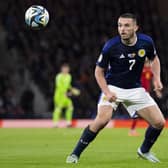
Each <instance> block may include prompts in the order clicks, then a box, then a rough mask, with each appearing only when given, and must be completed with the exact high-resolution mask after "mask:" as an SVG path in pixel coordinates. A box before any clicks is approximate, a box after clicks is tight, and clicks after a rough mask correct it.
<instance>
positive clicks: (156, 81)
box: [153, 79, 163, 98]
mask: <svg viewBox="0 0 168 168" xmlns="http://www.w3.org/2000/svg"><path fill="white" fill-rule="evenodd" d="M153 87H154V89H153V90H154V91H155V93H156V96H157V97H158V98H161V97H162V92H161V91H162V89H163V84H162V82H161V81H160V79H153Z"/></svg>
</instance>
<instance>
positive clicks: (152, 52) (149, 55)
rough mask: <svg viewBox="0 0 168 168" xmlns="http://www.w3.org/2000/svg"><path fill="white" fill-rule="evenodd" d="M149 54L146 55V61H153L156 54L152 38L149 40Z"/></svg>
mask: <svg viewBox="0 0 168 168" xmlns="http://www.w3.org/2000/svg"><path fill="white" fill-rule="evenodd" d="M149 45H150V46H149V49H150V50H149V54H148V55H147V57H148V59H149V60H151V61H152V60H153V59H154V58H155V56H156V55H157V52H156V48H155V44H154V42H153V40H152V38H150V44H149Z"/></svg>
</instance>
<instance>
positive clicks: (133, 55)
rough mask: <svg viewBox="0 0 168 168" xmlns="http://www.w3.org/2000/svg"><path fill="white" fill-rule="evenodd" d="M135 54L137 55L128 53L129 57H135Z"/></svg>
mask: <svg viewBox="0 0 168 168" xmlns="http://www.w3.org/2000/svg"><path fill="white" fill-rule="evenodd" d="M135 56H136V54H135V53H129V54H128V57H129V58H134V57H135Z"/></svg>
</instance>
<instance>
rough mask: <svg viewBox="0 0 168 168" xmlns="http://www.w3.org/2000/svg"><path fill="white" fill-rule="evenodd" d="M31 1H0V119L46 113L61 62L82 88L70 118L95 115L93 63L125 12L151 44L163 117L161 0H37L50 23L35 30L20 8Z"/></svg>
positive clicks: (167, 93) (165, 38) (167, 60)
mask: <svg viewBox="0 0 168 168" xmlns="http://www.w3.org/2000/svg"><path fill="white" fill-rule="evenodd" d="M165 2H166V1H165ZM33 3H34V1H31V0H24V1H23V0H14V1H11V0H5V1H0V52H1V57H0V81H1V82H0V118H50V117H51V115H52V113H51V112H52V109H53V104H52V100H53V88H54V77H55V74H56V73H57V72H58V71H59V67H60V64H61V63H62V62H64V61H68V62H69V63H70V66H71V68H72V75H73V79H74V80H73V85H74V86H76V87H78V88H80V89H81V96H80V97H79V98H74V105H75V113H74V118H92V117H94V116H95V111H96V102H97V100H98V95H99V89H98V86H97V84H96V82H95V79H94V67H95V62H96V59H97V57H98V55H99V53H100V50H101V47H102V45H103V44H104V42H105V41H106V40H107V39H109V38H111V37H112V36H114V35H116V34H117V32H116V27H117V25H116V21H117V20H116V19H117V17H118V16H119V15H120V14H122V13H124V12H133V13H135V14H137V16H138V18H139V22H140V31H143V32H145V33H146V34H149V35H151V36H152V37H153V39H154V41H155V43H156V46H157V50H158V53H159V56H160V59H161V65H162V78H163V83H164V85H165V88H164V95H163V99H162V100H157V101H158V102H159V105H160V107H161V109H162V111H163V113H164V115H165V116H168V114H167V108H168V99H167V97H168V87H167V86H168V73H167V65H168V57H167V55H168V47H166V45H168V33H167V30H166V27H167V25H168V20H166V17H165V18H163V13H161V11H160V7H161V6H162V5H163V6H164V3H163V4H162V3H160V2H159V0H148V1H146V0H141V1H138V0H130V1H129V2H128V1H127V0H118V1H112V0H92V1H86V0H80V1H79V0H50V1H42V0H41V1H40V0H37V1H36V4H40V5H43V6H45V7H46V8H47V10H48V11H49V13H50V22H49V25H48V26H47V27H46V28H45V29H42V30H38V31H35V30H30V29H29V28H28V27H26V25H25V23H24V13H25V11H26V9H27V8H28V7H29V6H31V5H33ZM16 4H17V5H16ZM167 12H168V11H167ZM165 13H166V11H165ZM23 100H24V101H23Z"/></svg>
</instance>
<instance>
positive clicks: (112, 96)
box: [105, 91, 117, 102]
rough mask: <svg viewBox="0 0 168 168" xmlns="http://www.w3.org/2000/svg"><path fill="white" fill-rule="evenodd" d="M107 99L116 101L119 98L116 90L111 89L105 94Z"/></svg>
mask: <svg viewBox="0 0 168 168" xmlns="http://www.w3.org/2000/svg"><path fill="white" fill-rule="evenodd" d="M105 100H107V101H109V102H115V101H116V100H117V95H116V94H115V93H114V92H111V91H109V92H108V93H106V94H105Z"/></svg>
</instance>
